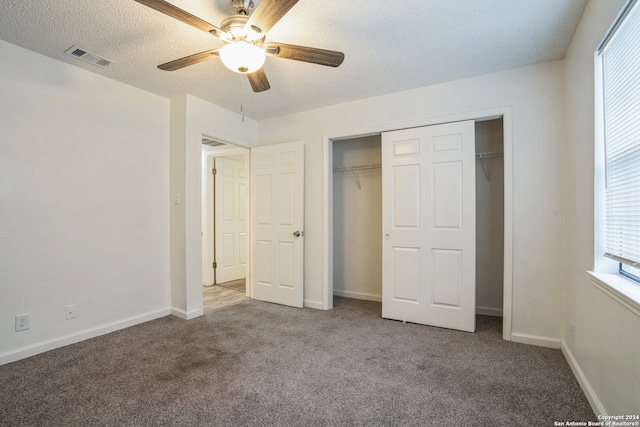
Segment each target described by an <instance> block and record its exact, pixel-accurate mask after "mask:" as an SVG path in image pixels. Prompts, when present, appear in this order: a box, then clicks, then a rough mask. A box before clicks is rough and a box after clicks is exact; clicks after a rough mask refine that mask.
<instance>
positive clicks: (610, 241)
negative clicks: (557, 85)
mask: <svg viewBox="0 0 640 427" xmlns="http://www.w3.org/2000/svg"><path fill="white" fill-rule="evenodd" d="M597 63H599V66H600V69H599V70H598V73H597V74H599V75H600V78H599V80H600V81H599V82H597V83H598V86H599V89H600V90H601V93H600V94H599V95H600V99H601V105H600V108H601V111H600V116H601V123H600V125H601V127H602V128H601V137H602V139H603V142H604V153H603V154H604V159H603V160H604V211H603V220H604V236H603V237H604V248H603V249H604V255H605V256H606V257H608V258H610V259H613V260H614V261H615V262H616V263H618V267H619V274H621V275H623V276H625V277H628V278H630V279H632V280H636V281H640V1H637V0H633V1H629V2H628V3H627V6H626V7H625V8H624V9H623V12H622V13H621V14H620V16H619V18H618V19H617V21H616V23H615V25H614V26H613V27H612V29H611V30H610V31H609V33H608V34H607V36H606V37H605V39H604V41H603V42H602V44H601V46H600V47H599V49H598V51H597Z"/></svg>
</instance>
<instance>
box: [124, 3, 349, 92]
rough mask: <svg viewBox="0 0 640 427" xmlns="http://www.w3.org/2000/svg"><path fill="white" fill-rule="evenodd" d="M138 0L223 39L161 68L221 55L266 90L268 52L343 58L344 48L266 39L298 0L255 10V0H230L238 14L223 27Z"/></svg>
mask: <svg viewBox="0 0 640 427" xmlns="http://www.w3.org/2000/svg"><path fill="white" fill-rule="evenodd" d="M135 1H137V2H138V3H142V4H144V5H145V6H148V7H150V8H152V9H155V10H157V11H158V12H161V13H164V14H165V15H168V16H171V17H172V18H175V19H177V20H179V21H182V22H184V23H185V24H189V25H191V26H192V27H195V28H197V29H199V30H202V31H206V32H207V33H209V34H211V35H212V36H214V37H217V38H218V39H220V40H222V42H224V46H223V47H222V48H220V49H212V50H207V51H205V52H200V53H196V54H194V55H190V56H185V57H184V58H180V59H176V60H174V61H170V62H167V63H164V64H161V65H158V68H160V69H161V70H165V71H174V70H178V69H180V68H183V67H187V66H189V65H193V64H197V63H199V62H202V61H206V60H208V59H211V58H213V57H214V56H219V57H220V59H221V60H222V62H223V64H224V65H225V66H226V67H227V68H229V69H230V70H231V71H235V72H236V73H241V74H246V75H247V77H248V78H249V83H251V88H252V89H253V91H254V92H263V91H265V90H267V89H269V88H270V87H271V86H270V85H269V80H267V76H266V74H265V73H264V70H263V69H262V65H263V64H264V61H265V57H266V56H271V57H274V58H286V59H293V60H296V61H303V62H310V63H313V64H319V65H327V66H329V67H338V66H339V65H340V64H342V61H343V60H344V53H342V52H336V51H333V50H325V49H318V48H313V47H308V46H298V45H292V44H284V43H276V42H266V41H265V36H266V35H267V33H268V32H269V30H270V29H271V28H272V27H273V26H274V25H275V24H276V23H277V22H278V21H279V20H280V19H281V18H282V17H283V16H284V15H285V14H286V13H287V12H288V11H289V10H290V9H291V8H292V7H293V6H295V4H296V3H298V0H261V1H260V3H259V4H258V6H257V7H256V8H255V10H254V4H253V0H250V1H246V0H231V2H232V5H233V7H234V8H235V9H236V13H237V14H236V15H234V16H231V17H229V18H227V19H225V20H224V21H222V23H221V24H220V27H216V26H215V25H212V24H210V23H208V22H206V21H204V20H202V19H200V18H198V17H197V16H194V15H192V14H190V13H189V12H187V11H185V10H182V9H180V8H178V7H176V6H174V5H172V4H171V3H168V2H166V1H165V0H135Z"/></svg>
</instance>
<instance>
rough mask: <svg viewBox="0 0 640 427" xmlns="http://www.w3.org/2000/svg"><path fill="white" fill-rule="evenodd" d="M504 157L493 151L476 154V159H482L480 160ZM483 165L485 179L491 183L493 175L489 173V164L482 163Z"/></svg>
mask: <svg viewBox="0 0 640 427" xmlns="http://www.w3.org/2000/svg"><path fill="white" fill-rule="evenodd" d="M502 156H503V154H502V153H495V152H493V151H485V152H483V153H476V159H480V160H486V159H494V158H496V157H502ZM481 163H482V171H483V172H484V176H485V178H487V181H489V182H491V174H490V172H489V165H488V164H487V163H488V162H481Z"/></svg>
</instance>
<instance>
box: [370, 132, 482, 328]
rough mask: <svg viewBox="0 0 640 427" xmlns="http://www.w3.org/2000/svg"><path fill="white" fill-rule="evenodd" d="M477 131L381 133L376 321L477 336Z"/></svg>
mask: <svg viewBox="0 0 640 427" xmlns="http://www.w3.org/2000/svg"><path fill="white" fill-rule="evenodd" d="M475 203H476V200H475V125H474V122H473V121H466V122H456V123H447V124H442V125H434V126H427V127H422V128H414V129H405V130H399V131H394V132H387V133H383V134H382V233H383V242H382V316H383V317H384V318H388V319H395V320H401V321H407V322H413V323H421V324H425V325H432V326H440V327H445V328H451V329H459V330H463V331H469V332H473V331H474V330H475V263H476V253H475V252H476V243H475V238H476V230H475V227H476V219H475V212H476V207H475Z"/></svg>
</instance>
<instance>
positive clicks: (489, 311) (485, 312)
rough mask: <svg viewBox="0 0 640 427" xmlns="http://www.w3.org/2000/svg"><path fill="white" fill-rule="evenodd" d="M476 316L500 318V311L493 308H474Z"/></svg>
mask: <svg viewBox="0 0 640 427" xmlns="http://www.w3.org/2000/svg"><path fill="white" fill-rule="evenodd" d="M476 314H480V315H482V316H493V317H502V309H501V308H493V307H476Z"/></svg>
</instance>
